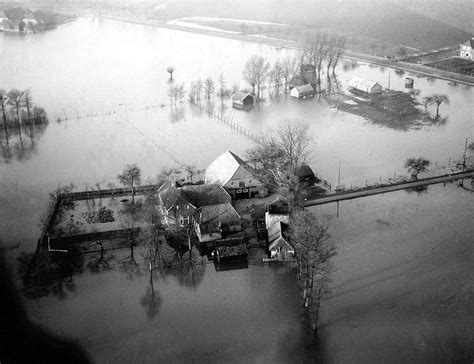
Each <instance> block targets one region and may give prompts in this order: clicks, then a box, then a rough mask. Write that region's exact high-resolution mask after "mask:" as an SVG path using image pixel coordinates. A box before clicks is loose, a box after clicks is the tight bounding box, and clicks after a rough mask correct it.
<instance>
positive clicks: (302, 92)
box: [290, 83, 314, 99]
mask: <svg viewBox="0 0 474 364" xmlns="http://www.w3.org/2000/svg"><path fill="white" fill-rule="evenodd" d="M290 96H292V97H295V98H297V99H304V98H306V97H313V96H314V88H313V86H311V85H310V84H309V83H308V84H306V85H301V86H295V87H293V88H292V89H291V91H290Z"/></svg>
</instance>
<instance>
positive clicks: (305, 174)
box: [295, 164, 316, 182]
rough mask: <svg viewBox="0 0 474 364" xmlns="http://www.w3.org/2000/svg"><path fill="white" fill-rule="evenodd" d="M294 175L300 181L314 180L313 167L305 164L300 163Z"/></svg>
mask: <svg viewBox="0 0 474 364" xmlns="http://www.w3.org/2000/svg"><path fill="white" fill-rule="evenodd" d="M295 176H296V177H298V180H299V181H300V182H314V181H315V180H316V175H315V174H314V171H313V169H312V168H311V167H310V166H309V165H307V164H302V165H301V166H300V167H299V168H298V169H297V170H296V171H295Z"/></svg>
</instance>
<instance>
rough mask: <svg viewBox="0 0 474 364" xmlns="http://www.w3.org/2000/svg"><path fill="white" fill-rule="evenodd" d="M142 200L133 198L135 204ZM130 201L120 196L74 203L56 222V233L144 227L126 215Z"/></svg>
mask: <svg viewBox="0 0 474 364" xmlns="http://www.w3.org/2000/svg"><path fill="white" fill-rule="evenodd" d="M143 199H144V197H143V196H135V203H137V202H141V201H142V200H143ZM131 200H132V196H120V197H109V198H100V199H99V198H97V199H89V200H79V201H74V207H73V208H71V209H69V210H67V211H66V212H65V213H64V216H63V218H62V220H61V221H60V222H58V225H57V226H58V231H64V232H68V233H69V234H71V235H80V234H89V233H97V232H105V231H112V230H123V229H128V228H131V227H139V226H144V225H146V224H145V223H143V222H141V221H133V219H132V218H131V216H130V214H127V213H126V211H125V208H126V204H127V203H129V202H131Z"/></svg>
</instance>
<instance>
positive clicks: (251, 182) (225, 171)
mask: <svg viewBox="0 0 474 364" xmlns="http://www.w3.org/2000/svg"><path fill="white" fill-rule="evenodd" d="M204 182H205V183H206V184H215V183H218V184H220V185H221V186H222V187H224V189H225V190H226V191H227V193H229V195H230V196H231V197H232V198H233V199H241V198H252V197H265V196H267V195H268V190H267V189H266V188H265V186H264V185H263V183H262V182H261V181H260V180H259V178H258V176H257V174H256V172H255V170H254V169H253V168H252V167H250V166H249V165H248V164H247V163H246V162H244V161H243V160H242V159H241V158H240V157H238V156H237V155H235V154H234V153H232V152H230V151H227V152H225V153H224V154H221V155H220V156H219V157H217V158H216V159H215V160H214V161H213V162H212V163H211V164H210V165H209V167H207V169H206V172H205V175H204Z"/></svg>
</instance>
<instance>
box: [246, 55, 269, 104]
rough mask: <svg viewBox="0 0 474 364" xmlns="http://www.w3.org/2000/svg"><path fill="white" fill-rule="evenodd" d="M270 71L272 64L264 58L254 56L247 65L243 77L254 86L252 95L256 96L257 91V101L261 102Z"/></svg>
mask: <svg viewBox="0 0 474 364" xmlns="http://www.w3.org/2000/svg"><path fill="white" fill-rule="evenodd" d="M269 71H270V63H268V62H267V61H266V60H265V58H264V57H261V56H257V55H255V54H254V55H253V56H251V57H250V58H249V59H248V61H247V63H246V64H245V67H244V71H243V76H244V79H245V81H247V82H248V83H249V85H250V86H252V93H253V94H255V89H256V90H257V94H256V97H257V101H258V100H260V89H261V87H262V85H263V83H264V82H265V80H266V79H267V77H268V73H269Z"/></svg>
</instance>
